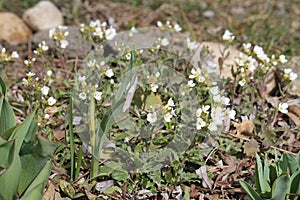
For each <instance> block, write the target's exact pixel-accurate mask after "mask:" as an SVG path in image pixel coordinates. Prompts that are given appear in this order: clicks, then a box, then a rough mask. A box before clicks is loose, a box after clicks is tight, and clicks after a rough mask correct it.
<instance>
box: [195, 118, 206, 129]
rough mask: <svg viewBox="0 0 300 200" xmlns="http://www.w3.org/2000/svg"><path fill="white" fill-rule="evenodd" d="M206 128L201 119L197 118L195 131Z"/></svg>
mask: <svg viewBox="0 0 300 200" xmlns="http://www.w3.org/2000/svg"><path fill="white" fill-rule="evenodd" d="M205 126H206V122H205V121H204V120H203V119H202V118H200V117H199V118H197V123H196V128H197V130H200V129H202V128H203V127H205Z"/></svg>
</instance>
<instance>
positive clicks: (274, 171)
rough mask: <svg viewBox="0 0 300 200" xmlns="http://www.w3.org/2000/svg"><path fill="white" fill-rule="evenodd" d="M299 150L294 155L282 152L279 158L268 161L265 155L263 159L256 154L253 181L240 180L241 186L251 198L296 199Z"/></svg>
mask: <svg viewBox="0 0 300 200" xmlns="http://www.w3.org/2000/svg"><path fill="white" fill-rule="evenodd" d="M299 182H300V152H299V153H298V154H297V155H296V157H294V156H292V155H291V154H288V153H284V154H283V155H282V156H281V159H280V160H278V158H277V156H276V158H275V164H272V163H270V161H269V160H268V157H267V156H266V157H265V159H264V161H263V162H262V160H261V159H260V157H259V156H258V155H256V165H255V183H254V186H251V185H249V184H248V183H247V182H245V181H240V184H241V186H242V187H243V188H244V190H245V191H246V193H247V194H248V195H249V197H250V198H251V199H254V200H259V199H273V200H283V199H292V200H295V199H298V197H299V194H300V184H299Z"/></svg>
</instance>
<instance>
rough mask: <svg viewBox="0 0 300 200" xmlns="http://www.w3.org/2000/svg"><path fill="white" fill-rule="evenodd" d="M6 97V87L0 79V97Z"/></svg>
mask: <svg viewBox="0 0 300 200" xmlns="http://www.w3.org/2000/svg"><path fill="white" fill-rule="evenodd" d="M2 95H3V96H5V95H6V86H5V83H4V81H3V79H2V78H1V77H0V96H2Z"/></svg>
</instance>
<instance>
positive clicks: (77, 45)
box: [32, 26, 92, 58]
mask: <svg viewBox="0 0 300 200" xmlns="http://www.w3.org/2000/svg"><path fill="white" fill-rule="evenodd" d="M67 28H68V31H69V35H68V36H67V38H66V39H67V40H68V42H69V45H68V46H67V48H66V49H64V53H65V54H66V55H67V56H68V57H69V58H75V57H78V58H85V57H86V56H87V54H88V53H89V52H90V51H91V49H92V47H91V45H89V44H88V43H87V42H86V41H85V40H84V39H83V38H82V36H81V33H80V30H79V27H77V26H67ZM43 40H44V41H45V42H46V43H47V44H48V45H49V48H50V49H55V44H54V42H53V40H52V39H50V38H49V30H45V31H41V32H38V33H36V34H34V35H33V39H32V42H33V44H34V45H38V44H39V43H41V42H42V41H43Z"/></svg>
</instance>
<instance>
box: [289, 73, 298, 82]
mask: <svg viewBox="0 0 300 200" xmlns="http://www.w3.org/2000/svg"><path fill="white" fill-rule="evenodd" d="M297 77H298V75H297V74H296V73H294V72H291V73H290V80H291V81H293V80H295V79H296V78H297Z"/></svg>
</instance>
